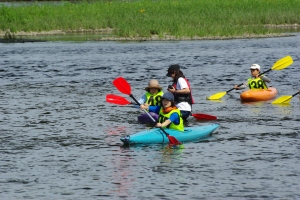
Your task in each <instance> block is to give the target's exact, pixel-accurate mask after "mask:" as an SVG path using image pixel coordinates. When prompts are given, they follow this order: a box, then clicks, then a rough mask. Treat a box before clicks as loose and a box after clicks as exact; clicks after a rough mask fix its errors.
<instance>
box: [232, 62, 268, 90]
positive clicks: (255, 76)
mask: <svg viewBox="0 0 300 200" xmlns="http://www.w3.org/2000/svg"><path fill="white" fill-rule="evenodd" d="M250 70H251V77H250V78H248V80H247V81H246V82H245V83H243V84H242V85H241V86H239V87H238V85H235V86H234V89H236V90H240V89H245V88H247V87H249V88H250V89H268V86H267V84H266V83H270V82H271V79H269V78H268V77H266V76H265V75H262V76H260V75H259V74H260V66H259V65H258V64H252V65H251V67H250Z"/></svg>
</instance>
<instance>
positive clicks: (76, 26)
mask: <svg viewBox="0 0 300 200" xmlns="http://www.w3.org/2000/svg"><path fill="white" fill-rule="evenodd" d="M299 8H300V1H299V0H289V1H287V0H201V1H199V0H159V1H158V0H131V1H129V0H128V1H126V0H123V1H121V0H110V1H107V0H98V1H97V0H94V1H71V2H68V1H62V3H53V2H47V3H45V2H43V3H41V2H38V1H36V2H34V3H30V4H22V5H21V6H7V5H5V4H3V5H2V4H0V36H1V37H5V38H12V37H15V36H20V35H27V36H28V35H41V34H43V35H47V34H64V33H69V32H97V33H98V32H100V33H104V34H106V35H109V36H105V37H103V38H102V39H101V40H192V39H230V38H243V37H275V36H286V35H288V34H285V32H287V31H286V28H287V27H293V28H295V29H298V30H299V24H300V15H299Z"/></svg>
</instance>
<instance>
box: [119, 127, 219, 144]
mask: <svg viewBox="0 0 300 200" xmlns="http://www.w3.org/2000/svg"><path fill="white" fill-rule="evenodd" d="M218 127H219V124H209V125H204V126H196V127H186V128H185V130H184V131H176V130H172V129H165V130H166V132H167V133H168V134H170V135H171V136H174V137H175V138H176V139H177V140H178V141H179V142H181V143H183V142H195V141H199V140H200V139H202V138H206V137H208V136H210V135H211V134H212V132H213V131H214V130H216V129H217V128H218ZM121 141H122V142H123V143H124V144H161V143H169V139H168V137H167V136H166V135H165V134H164V133H163V131H162V130H160V129H159V128H153V129H147V130H144V131H140V132H137V133H135V134H132V135H128V136H126V137H122V138H121Z"/></svg>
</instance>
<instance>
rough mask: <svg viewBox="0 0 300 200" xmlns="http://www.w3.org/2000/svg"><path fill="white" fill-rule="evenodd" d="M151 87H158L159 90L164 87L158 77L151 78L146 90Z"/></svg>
mask: <svg viewBox="0 0 300 200" xmlns="http://www.w3.org/2000/svg"><path fill="white" fill-rule="evenodd" d="M151 88H155V89H158V90H161V89H162V87H160V86H159V83H158V81H157V80H156V79H152V80H150V81H149V84H148V87H146V88H145V90H149V89H151Z"/></svg>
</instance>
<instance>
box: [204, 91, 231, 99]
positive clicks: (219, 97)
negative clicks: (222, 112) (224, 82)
mask: <svg viewBox="0 0 300 200" xmlns="http://www.w3.org/2000/svg"><path fill="white" fill-rule="evenodd" d="M226 93H227V92H219V93H216V94H214V95H211V96H210V97H206V99H207V100H218V99H221V98H222V97H223V96H224V95H225V94H226Z"/></svg>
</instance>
